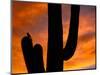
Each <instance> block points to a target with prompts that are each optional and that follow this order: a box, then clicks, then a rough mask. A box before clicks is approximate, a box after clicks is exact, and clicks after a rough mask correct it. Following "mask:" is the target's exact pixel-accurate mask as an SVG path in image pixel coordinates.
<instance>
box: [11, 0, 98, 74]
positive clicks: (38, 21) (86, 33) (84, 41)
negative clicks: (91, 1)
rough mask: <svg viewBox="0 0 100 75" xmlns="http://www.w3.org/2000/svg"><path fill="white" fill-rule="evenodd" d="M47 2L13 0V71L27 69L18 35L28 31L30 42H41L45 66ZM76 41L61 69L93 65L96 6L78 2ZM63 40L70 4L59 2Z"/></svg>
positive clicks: (75, 68)
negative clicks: (70, 54) (71, 52)
mask: <svg viewBox="0 0 100 75" xmlns="http://www.w3.org/2000/svg"><path fill="white" fill-rule="evenodd" d="M47 9H48V8H47V3H36V2H33V3H32V2H18V1H13V3H12V73H26V72H27V70H26V66H25V63H24V59H23V54H22V49H21V39H22V37H23V36H25V35H26V33H27V32H30V34H31V35H32V40H33V45H34V44H36V43H40V44H41V45H42V47H43V58H44V64H45V66H46V58H47V57H46V56H47V40H48V30H47V29H48V11H47ZM79 18H80V19H79V32H78V34H79V35H78V43H77V48H76V51H75V54H74V56H73V57H72V58H71V59H69V60H67V61H64V70H77V69H90V68H95V62H96V61H95V51H96V47H95V41H96V40H95V24H96V23H95V20H96V19H95V7H94V6H81V8H80V17H79ZM62 22H63V43H64V45H65V43H66V40H67V36H68V33H69V32H68V30H69V22H70V5H64V4H63V5H62Z"/></svg>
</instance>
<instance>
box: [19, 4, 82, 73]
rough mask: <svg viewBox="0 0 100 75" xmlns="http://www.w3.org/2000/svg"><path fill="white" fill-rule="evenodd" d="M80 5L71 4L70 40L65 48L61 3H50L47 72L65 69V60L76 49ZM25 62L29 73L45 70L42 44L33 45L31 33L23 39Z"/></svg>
mask: <svg viewBox="0 0 100 75" xmlns="http://www.w3.org/2000/svg"><path fill="white" fill-rule="evenodd" d="M79 12H80V6H79V5H71V18H70V28H69V35H68V40H67V42H66V46H65V48H63V28H62V12H61V4H51V3H49V4H48V52H47V67H46V72H57V71H63V63H64V60H68V59H70V58H71V57H72V56H73V54H74V52H75V49H76V45H77V39H78V26H79ZM21 45H22V51H23V55H24V59H25V63H26V66H27V69H28V72H29V73H39V72H45V69H44V63H43V53H42V47H41V45H40V44H36V45H35V46H34V47H33V46H32V38H31V36H30V34H29V33H27V36H25V37H23V39H22V41H21Z"/></svg>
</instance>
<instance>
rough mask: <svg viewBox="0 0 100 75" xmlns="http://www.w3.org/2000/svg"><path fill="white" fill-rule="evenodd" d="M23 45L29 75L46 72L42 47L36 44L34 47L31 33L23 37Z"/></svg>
mask: <svg viewBox="0 0 100 75" xmlns="http://www.w3.org/2000/svg"><path fill="white" fill-rule="evenodd" d="M21 44H22V51H23V54H24V59H25V63H26V66H27V69H28V73H39V72H45V70H44V63H43V53H42V47H41V45H40V44H36V45H35V46H34V47H33V46H32V39H31V36H30V34H29V33H27V36H25V37H23V39H22V42H21Z"/></svg>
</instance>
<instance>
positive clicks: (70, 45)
mask: <svg viewBox="0 0 100 75" xmlns="http://www.w3.org/2000/svg"><path fill="white" fill-rule="evenodd" d="M79 12H80V6H79V5H71V19H70V29H69V35H68V40H67V43H66V46H65V48H64V51H63V55H64V56H63V57H64V60H68V59H69V58H71V57H72V56H73V54H74V52H75V49H76V45H77V39H78V27H79Z"/></svg>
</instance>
